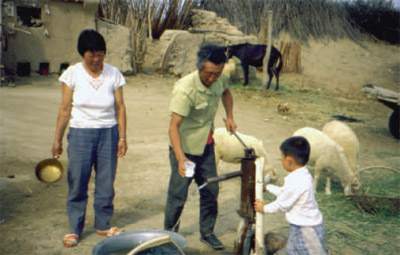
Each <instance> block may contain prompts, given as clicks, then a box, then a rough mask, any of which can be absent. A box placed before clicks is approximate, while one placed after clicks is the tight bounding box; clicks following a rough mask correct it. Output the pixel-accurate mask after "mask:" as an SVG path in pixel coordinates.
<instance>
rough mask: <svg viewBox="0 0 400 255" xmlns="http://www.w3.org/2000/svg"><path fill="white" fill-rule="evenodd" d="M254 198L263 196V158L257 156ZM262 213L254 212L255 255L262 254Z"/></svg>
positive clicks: (263, 248)
mask: <svg viewBox="0 0 400 255" xmlns="http://www.w3.org/2000/svg"><path fill="white" fill-rule="evenodd" d="M255 164H256V199H262V198H263V186H264V180H263V179H264V177H263V176H264V173H263V168H264V158H263V157H259V158H257V159H256V162H255ZM264 246H265V245H264V215H263V214H262V213H260V212H256V238H255V248H256V255H263V254H264V250H265V247H264Z"/></svg>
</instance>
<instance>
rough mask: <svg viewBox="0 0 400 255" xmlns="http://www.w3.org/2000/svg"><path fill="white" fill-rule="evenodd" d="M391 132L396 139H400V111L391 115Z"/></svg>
mask: <svg viewBox="0 0 400 255" xmlns="http://www.w3.org/2000/svg"><path fill="white" fill-rule="evenodd" d="M389 131H390V133H391V134H392V135H393V136H394V137H395V138H396V139H400V111H394V112H393V113H392V115H390V118H389Z"/></svg>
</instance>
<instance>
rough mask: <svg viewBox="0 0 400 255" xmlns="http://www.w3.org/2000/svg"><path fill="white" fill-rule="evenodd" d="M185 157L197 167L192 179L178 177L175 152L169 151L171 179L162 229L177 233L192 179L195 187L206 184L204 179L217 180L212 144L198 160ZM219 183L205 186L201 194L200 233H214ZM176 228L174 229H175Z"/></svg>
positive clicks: (190, 156) (188, 156)
mask: <svg viewBox="0 0 400 255" xmlns="http://www.w3.org/2000/svg"><path fill="white" fill-rule="evenodd" d="M185 156H186V157H187V158H188V159H189V160H191V161H193V162H194V163H196V168H195V173H194V176H193V177H192V178H188V177H181V176H180V175H179V173H178V162H177V161H176V157H175V153H174V150H173V149H172V148H171V147H170V148H169V160H170V164H171V176H170V180H169V187H168V197H167V204H166V206H165V219H164V229H165V230H173V231H175V232H178V230H179V224H177V226H175V224H176V223H177V222H178V220H179V218H180V216H181V214H182V210H183V207H184V205H185V202H186V199H187V194H188V189H189V186H190V184H191V182H192V180H193V179H194V180H195V182H196V184H197V185H198V186H200V185H202V184H203V183H205V182H206V179H207V178H210V177H216V176H217V168H216V166H215V154H214V144H210V145H206V147H205V149H204V153H203V155H201V156H195V155H189V154H185ZM218 192H219V185H218V183H213V184H209V185H207V186H205V188H202V189H201V190H200V219H199V224H200V233H201V234H202V235H207V234H211V233H213V231H214V226H215V222H216V220H217V215H218V202H217V200H218ZM174 226H175V227H174Z"/></svg>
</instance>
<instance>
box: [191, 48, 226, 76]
mask: <svg viewBox="0 0 400 255" xmlns="http://www.w3.org/2000/svg"><path fill="white" fill-rule="evenodd" d="M206 61H210V62H212V63H213V64H215V65H219V64H222V63H225V62H226V54H225V48H224V47H221V46H217V45H214V44H203V45H201V46H200V49H199V51H198V52H197V62H196V64H197V67H198V68H199V69H200V70H202V69H203V68H204V63H205V62H206Z"/></svg>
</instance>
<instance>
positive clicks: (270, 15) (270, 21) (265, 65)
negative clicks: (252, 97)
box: [262, 10, 273, 91]
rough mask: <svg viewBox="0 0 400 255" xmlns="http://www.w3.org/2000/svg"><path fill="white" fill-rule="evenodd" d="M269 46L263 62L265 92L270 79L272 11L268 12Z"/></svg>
mask: <svg viewBox="0 0 400 255" xmlns="http://www.w3.org/2000/svg"><path fill="white" fill-rule="evenodd" d="M267 13H268V45H267V52H266V53H265V56H264V60H263V66H264V70H263V79H262V84H263V88H264V91H265V90H266V87H267V79H268V62H269V55H270V54H271V46H272V45H271V43H272V15H273V13H272V11H270V10H268V12H267Z"/></svg>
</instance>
